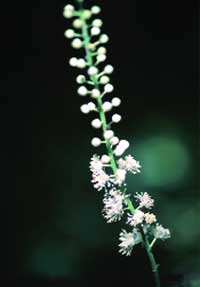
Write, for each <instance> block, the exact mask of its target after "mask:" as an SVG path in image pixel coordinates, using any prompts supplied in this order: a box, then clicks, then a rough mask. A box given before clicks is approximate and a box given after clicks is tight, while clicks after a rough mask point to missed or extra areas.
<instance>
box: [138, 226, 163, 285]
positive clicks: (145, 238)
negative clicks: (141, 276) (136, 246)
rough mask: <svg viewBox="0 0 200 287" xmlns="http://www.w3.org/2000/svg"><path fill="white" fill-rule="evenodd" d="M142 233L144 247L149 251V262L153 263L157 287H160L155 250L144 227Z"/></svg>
mask: <svg viewBox="0 0 200 287" xmlns="http://www.w3.org/2000/svg"><path fill="white" fill-rule="evenodd" d="M141 233H142V237H143V242H144V247H145V249H146V252H147V255H148V258H149V262H150V264H151V269H152V272H153V274H154V279H155V284H156V287H160V286H161V285H160V277H159V272H158V266H159V265H158V264H157V263H156V260H155V257H154V254H153V252H152V250H151V246H150V244H149V240H148V238H147V236H146V234H145V233H144V231H143V230H142V229H141Z"/></svg>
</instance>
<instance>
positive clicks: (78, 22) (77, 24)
mask: <svg viewBox="0 0 200 287" xmlns="http://www.w3.org/2000/svg"><path fill="white" fill-rule="evenodd" d="M72 25H73V27H74V28H76V29H80V28H81V27H82V26H83V21H82V20H81V19H80V18H77V19H75V20H74V21H73V23H72Z"/></svg>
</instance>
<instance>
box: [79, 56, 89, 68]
mask: <svg viewBox="0 0 200 287" xmlns="http://www.w3.org/2000/svg"><path fill="white" fill-rule="evenodd" d="M86 66H87V62H86V61H85V60H84V59H82V58H81V59H78V62H77V68H80V69H84V68H85V67H86Z"/></svg>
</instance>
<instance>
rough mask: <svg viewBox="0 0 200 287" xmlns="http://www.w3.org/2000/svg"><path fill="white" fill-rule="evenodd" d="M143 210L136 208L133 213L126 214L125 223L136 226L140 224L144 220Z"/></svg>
mask: <svg viewBox="0 0 200 287" xmlns="http://www.w3.org/2000/svg"><path fill="white" fill-rule="evenodd" d="M144 216H145V214H144V212H143V211H141V210H139V209H136V210H135V212H134V214H130V213H129V214H128V219H127V223H128V224H130V225H131V226H137V225H138V224H141V223H142V222H143V220H144Z"/></svg>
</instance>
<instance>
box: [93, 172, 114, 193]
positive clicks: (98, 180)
mask: <svg viewBox="0 0 200 287" xmlns="http://www.w3.org/2000/svg"><path fill="white" fill-rule="evenodd" d="M109 179H110V177H109V175H107V174H106V173H105V171H103V170H102V171H101V172H100V173H99V174H92V181H91V182H92V183H93V184H94V188H96V189H97V190H98V191H100V190H102V189H103V188H104V187H105V186H106V183H107V182H109Z"/></svg>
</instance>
